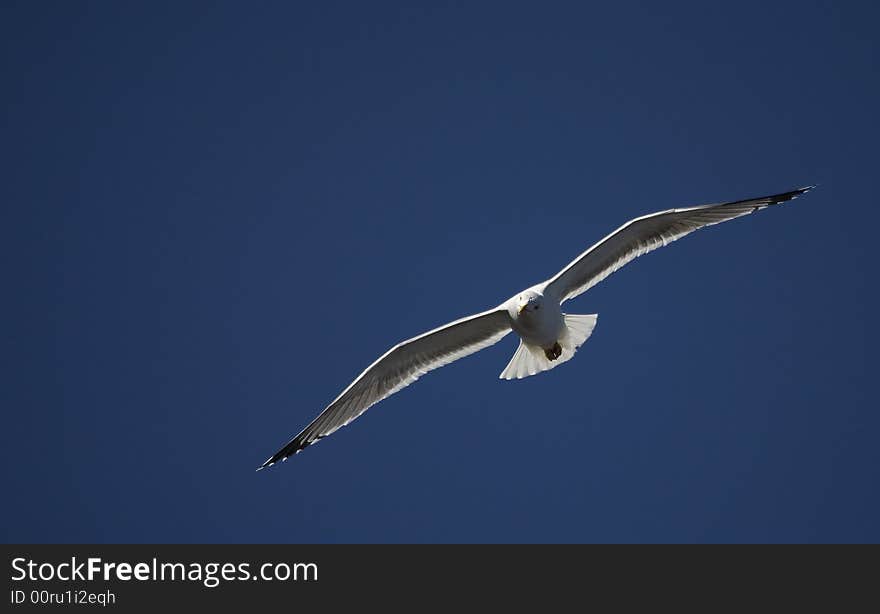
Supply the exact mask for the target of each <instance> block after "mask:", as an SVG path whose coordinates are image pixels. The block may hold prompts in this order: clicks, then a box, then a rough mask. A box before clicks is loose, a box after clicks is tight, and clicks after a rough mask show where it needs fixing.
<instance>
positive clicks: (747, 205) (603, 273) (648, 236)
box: [544, 186, 814, 303]
mask: <svg viewBox="0 0 880 614" xmlns="http://www.w3.org/2000/svg"><path fill="white" fill-rule="evenodd" d="M813 187H814V186H807V187H805V188H800V189H798V190H792V191H791V192H784V193H782V194H774V195H773V196H763V197H761V198H751V199H749V200H738V201H734V202H729V203H720V204H713V205H702V206H699V207H688V208H686V209H670V210H669V211H661V212H659V213H652V214H651V215H645V216H643V217H637V218H636V219H634V220H630V221H629V222H627V223H626V224H624V225H623V226H621V227H620V228H618V229H617V230H615V231H614V232H612V233H611V234H610V235H608V236H607V237H605V238H604V239H602V240H601V241H599V242H598V243H596V244H595V245H593V246H592V247H591V248H590V249H588V250H587V251H585V252H584V253H582V254H581V255H580V256H578V257H577V258H576V259H575V260H573V261H572V262H571V263H570V264H569V265H568V266H566V267H565V268H564V269H562V270H561V271H560V272H559V273H557V274H556V275H555V276H554V277H553V278H551V279H550V280H548V281H547V283H546V284H545V286H544V292H545V293H550V294H551V295H552V296H554V297H556V298H557V299H559V302H560V303H561V302H563V301H567V300H568V299H571V298H574V297H576V296H578V295H579V294H582V293H584V292H586V291H587V290H589V289H590V288H592V287H593V286H595V285H596V284H597V283H599V282H600V281H602V280H603V279H605V278H606V277H608V276H609V275H611V274H612V273H613V272H614V271H616V270H617V269H619V268H620V267H622V266H623V265H625V264H626V263H627V262H630V261H632V260H635V259H636V258H638V257H639V256H641V255H642V254H647V253H648V252H650V251H653V250H655V249H657V248H658V247H663V246H665V245H668V244H669V243H672V242H673V241H675V240H677V239H680V238H681V237H683V236H685V235H687V234H690V233H692V232H693V231H695V230H698V229H700V228H702V227H703V226H711V225H712V224H719V223H721V222H726V221H727V220H732V219H734V218H737V217H740V216H743V215H748V214H749V213H753V212H755V211H758V210H759V209H763V208H765V207H769V206H771V205H776V204H779V203H782V202H785V201H787V200H791V199H793V198H796V197H798V196H800V195H801V194H803V193H805V192H807V191H808V190H810V189H811V188H813Z"/></svg>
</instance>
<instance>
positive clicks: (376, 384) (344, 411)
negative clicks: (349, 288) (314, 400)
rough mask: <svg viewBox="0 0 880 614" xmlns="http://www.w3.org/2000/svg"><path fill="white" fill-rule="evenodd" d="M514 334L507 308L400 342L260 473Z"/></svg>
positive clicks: (479, 314)
mask: <svg viewBox="0 0 880 614" xmlns="http://www.w3.org/2000/svg"><path fill="white" fill-rule="evenodd" d="M510 331H511V328H510V316H509V315H508V313H507V311H506V310H505V309H502V308H498V309H494V310H490V311H484V312H483V313H478V314H476V315H473V316H469V317H467V318H462V319H460V320H456V321H454V322H450V323H449V324H446V325H445V326H441V327H440V328H435V329H434V330H432V331H429V332H427V333H424V334H423V335H419V336H418V337H413V338H412V339H409V340H407V341H404V342H402V343H398V344H397V345H395V346H394V347H393V348H391V349H390V350H388V351H387V352H386V353H385V354H383V355H382V357H381V358H379V360H377V361H376V362H374V363H373V364H372V365H370V366H369V367H367V369H366V370H365V371H364V372H363V373H361V374H360V375H359V376H358V378H357V379H356V380H354V381H353V382H352V383H351V384H350V385H349V386H348V388H346V389H345V390H344V391H343V392H342V394H340V395H339V396H338V397H336V400H334V401H333V402H332V403H330V405H328V406H327V408H326V409H324V411H322V412H321V413H320V414H319V415H318V417H317V418H315V419H314V420H313V421H312V423H311V424H309V425H308V426H307V427H306V428H305V429H303V431H302V432H301V433H300V434H299V435H297V436H296V437H294V438H293V439H291V440H290V441H289V442H288V443H287V445H285V446H284V447H283V448H281V449H280V450H278V452H276V453H275V454H273V455H272V456H271V457H270V458H269V459H268V460H267V461H266V462H265V463H263V465H262V466H261V467H260V469H263V468H264V467H269V466H271V465H274V464H275V463H277V462H278V461H281V460H287V457H289V456H291V455H293V454H296V453H298V452H300V451H301V450H303V449H304V448H306V447H307V446H309V445H311V444H313V443H315V442H316V441H318V440H320V439H323V438H324V437H326V436H327V435H330V434H331V433H333V432H334V431H336V430H337V429H338V428H340V427H343V426H345V425H346V424H348V423H349V422H351V421H352V420H354V419H355V418H357V417H358V416H360V415H361V414H362V413H364V412H365V411H366V410H367V409H368V408H369V407H370V406H372V405H374V404H375V403H378V402H379V401H381V400H382V399H384V398H385V397H388V396H390V395H392V394H394V393H395V392H397V391H398V390H400V389H401V388H404V387H406V386H409V385H410V384H412V383H413V382H414V381H416V380H417V379H418V378H419V377H420V376H422V375H424V374H425V373H427V372H428V371H432V370H434V369H436V368H438V367H442V366H443V365H447V364H449V363H450V362H452V361H454V360H458V359H459V358H463V357H465V356H467V355H469V354H473V353H474V352H477V351H479V350H482V349H483V348H486V347H489V346H490V345H492V344H494V343H497V342H498V341H500V340H501V338H502V337H504V336H505V335H506V334H507V333H509V332H510Z"/></svg>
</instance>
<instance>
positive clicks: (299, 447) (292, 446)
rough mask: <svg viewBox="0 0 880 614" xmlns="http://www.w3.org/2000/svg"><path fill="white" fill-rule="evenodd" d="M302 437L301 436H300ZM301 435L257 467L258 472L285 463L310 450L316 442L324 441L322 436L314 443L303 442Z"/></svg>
mask: <svg viewBox="0 0 880 614" xmlns="http://www.w3.org/2000/svg"><path fill="white" fill-rule="evenodd" d="M300 435H301V434H300ZM300 435H297V436H296V437H294V438H293V439H292V440H291V441H290V442H289V443H288V444H287V445H286V446H284V447H283V448H281V449H280V450H278V451H277V452H276V453H275V454H273V455H272V456H270V457H269V458H268V459H266V462H265V463H263V464H262V465H260V466H259V467H257V471H261V470H263V469H266V468H268V467H271V466H272V465H275V464H277V463H283V462H284V461H286V460H287V459H288V458H290V457H291V456H295V455H297V454H299V453H300V452H302V451H303V450H305V449H306V448H308V447H309V446H310V445H312V444H313V443H315V441H320V440H321V439H322V437H321V436H318V437H316V438H315V439H314V440H312V441H307V440H303V439H302V438H301V437H300Z"/></svg>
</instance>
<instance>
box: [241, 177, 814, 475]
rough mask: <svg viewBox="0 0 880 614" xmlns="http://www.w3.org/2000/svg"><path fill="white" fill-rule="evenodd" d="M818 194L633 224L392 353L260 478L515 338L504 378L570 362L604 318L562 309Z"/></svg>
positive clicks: (700, 209)
mask: <svg viewBox="0 0 880 614" xmlns="http://www.w3.org/2000/svg"><path fill="white" fill-rule="evenodd" d="M814 187H815V186H807V187H803V188H799V189H797V190H792V191H790V192H783V193H782V194H774V195H772V196H762V197H760V198H750V199H748V200H737V201H732V202H726V203H716V204H710V205H700V206H696V207H687V208H682V209H669V210H668V211H660V212H658V213H652V214H650V215H645V216H642V217H637V218H635V219H633V220H630V221H629V222H627V223H626V224H624V225H623V226H621V227H620V228H618V229H617V230H615V231H614V232H612V233H611V234H609V235H608V236H606V237H605V238H604V239H602V240H601V241H599V242H598V243H596V244H595V245H593V246H592V247H590V248H589V249H587V250H586V251H585V252H583V253H582V254H581V255H580V256H578V257H577V258H575V259H574V260H572V261H571V262H570V263H569V264H568V265H567V266H566V267H565V268H563V269H562V270H561V271H559V272H558V273H557V274H556V275H554V276H553V277H551V278H550V279H548V280H546V281H543V282H541V283H539V284H536V285H534V286H532V287H531V288H527V289H525V290H523V291H522V292H519V293H517V294H515V295H514V296H512V297H511V298H509V299H507V300H506V301H504V302H503V303H501V304H500V305H498V306H497V307H495V308H493V309H489V310H488V311H483V312H482V313H478V314H475V315H471V316H468V317H466V318H461V319H460V320H455V321H454V322H450V323H449V324H446V325H445V326H441V327H440V328H435V329H434V330H431V331H428V332H426V333H424V334H422V335H419V336H417V337H413V338H412V339H407V340H406V341H403V342H401V343H398V344H397V345H395V346H394V347H392V348H391V349H390V350H388V351H387V352H385V353H384V354H383V355H382V356H381V357H379V359H378V360H376V362H374V363H373V364H371V365H370V366H369V367H367V368H366V370H364V372H363V373H361V374H360V375H359V376H358V377H357V378H356V379H355V380H354V381H353V382H352V383H351V384H349V386H348V388H346V389H345V390H343V391H342V393H341V394H340V395H339V396H338V397H336V398H335V399H334V400H333V402H332V403H330V405H328V406H327V407H326V408H325V409H324V411H322V412H321V413H320V414H318V417H316V418H315V419H314V420H312V422H311V423H310V424H309V425H308V426H307V427H305V428H304V429H303V430H302V431H301V432H300V433H299V434H298V435H297V436H296V437H294V438H293V439H291V440H290V441H289V442H288V443H287V444H285V445H284V447H282V448H281V449H280V450H278V452H276V453H275V454H273V455H272V456H271V457H269V459H267V460H266V462H264V463H263V464H262V465H261V466H260V467H258V468H257V471H259V470H260V469H264V468H266V467H270V466H272V465H274V464H275V463H277V462H279V461H286V460H287V459H288V458H289V457H290V456H293V455H294V454H298V453H299V452H302V451H303V450H304V449H305V448H307V447H308V446H310V445H311V444H313V443H315V442H317V441H320V440H321V439H323V438H325V437H327V436H328V435H331V434H333V433H335V432H336V431H337V430H338V429H340V428H341V427H343V426H345V425H347V424H348V423H350V422H351V421H352V420H354V419H355V418H357V417H358V416H360V415H361V414H362V413H364V412H365V411H366V410H367V409H369V408H370V407H371V406H373V405H375V404H376V403H378V402H379V401H381V400H382V399H385V398H386V397H389V396H390V395H392V394H394V393H395V392H397V391H398V390H400V389H401V388H404V387H406V386H409V385H410V384H412V383H413V382H414V381H416V380H417V379H418V378H419V377H420V376H422V375H424V374H425V373H427V372H428V371H433V370H434V369H437V368H439V367H442V366H443V365H447V364H449V363H451V362H453V361H455V360H458V359H459V358H463V357H465V356H468V355H470V354H473V353H475V352H478V351H479V350H482V349H483V348H487V347H489V346H490V345H494V344H495V343H497V342H498V341H500V340H501V338H502V337H504V336H505V335H507V334H509V333H510V332H515V333H516V334H517V335H518V336H519V339H520V341H519V347H517V350H516V352H515V353H514V354H513V358H511V359H510V362H509V363H508V364H507V367H505V369H504V371H502V372H501V376H500V377H501V379H505V380H510V379H521V378H524V377H528V376H530V375H535V374H537V373H541V372H543V371H547V370H549V369H552V368H554V367H557V366H559V365H561V364H562V363H564V362H567V361H568V360H570V359H571V358H572V357H573V356H574V354H575V352H576V351H577V349H578V348H579V347H580V346H581V345H582V344H583V343H584V342H585V341H586V340H587V338H588V337H589V336H590V335H591V334H592V332H593V328H594V327H595V326H596V318H597V317H598V316H597V314H590V315H573V314H568V313H563V311H562V303H564V302H565V301H567V300H569V299H573V298H575V297H576V296H579V295H581V294H583V293H584V292H586V291H587V290H589V289H590V288H592V287H593V286H595V285H596V284H597V283H599V282H600V281H602V280H603V279H605V278H606V277H608V276H609V275H611V274H612V273H613V272H615V271H616V270H617V269H619V268H620V267H622V266H623V265H625V264H626V263H628V262H631V261H632V260H635V259H636V258H638V257H639V256H641V255H643V254H647V253H648V252H650V251H653V250H655V249H657V248H658V247H663V246H665V245H668V244H670V243H672V242H673V241H675V240H677V239H680V238H681V237H683V236H685V235H687V234H690V233H692V232H694V231H695V230H699V229H700V228H703V227H704V226H711V225H713V224H719V223H721V222H726V221H728V220H732V219H734V218H737V217H741V216H743V215H748V214H750V213H754V212H755V211H759V210H761V209H764V208H766V207H770V206H772V205H778V204H779V203H784V202H786V201H789V200H792V199H794V198H797V197H798V196H800V195H801V194H804V193H806V192H807V191H808V190H810V189H812V188H814Z"/></svg>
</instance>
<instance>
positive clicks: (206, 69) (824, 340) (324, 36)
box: [0, 2, 880, 542]
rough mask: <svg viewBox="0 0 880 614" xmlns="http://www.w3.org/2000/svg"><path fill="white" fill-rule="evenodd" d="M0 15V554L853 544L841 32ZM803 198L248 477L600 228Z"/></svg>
mask: <svg viewBox="0 0 880 614" xmlns="http://www.w3.org/2000/svg"><path fill="white" fill-rule="evenodd" d="M2 13H3V14H2V18H0V30H2V32H0V33H2V36H0V45H2V48H3V84H4V87H3V89H4V95H3V104H4V109H5V113H4V118H5V119H4V122H3V138H2V142H3V147H2V148H0V151H2V156H3V168H4V172H3V177H4V180H3V181H2V183H0V199H2V202H3V224H2V226H0V227H2V238H3V241H2V250H3V272H4V280H5V283H4V286H5V288H6V292H4V301H3V303H4V309H3V311H4V313H5V316H4V327H3V328H4V335H3V336H4V343H3V348H4V351H3V354H4V365H5V369H4V371H5V373H6V375H5V377H4V386H3V414H4V427H3V428H2V429H0V433H2V434H0V444H2V454H3V482H2V488H3V493H4V496H3V498H4V505H3V506H2V512H0V521H2V522H0V525H2V527H3V530H4V538H5V540H6V541H15V542H56V541H60V542H679V541H681V542H768V541H769V542H801V541H806V542H826V541H845V542H861V541H874V542H876V541H880V521H878V520H877V519H878V518H880V490H878V486H877V485H878V482H877V477H878V475H880V445H878V441H880V412H878V407H877V403H876V400H875V396H876V395H875V385H876V377H877V366H878V361H877V357H876V349H875V348H876V347H877V341H878V339H877V336H878V335H877V324H876V319H875V318H876V314H877V312H878V307H880V305H878V297H877V292H876V285H875V284H876V276H877V266H876V263H877V256H876V241H877V238H876V228H877V227H878V222H880V214H878V210H880V206H878V202H877V196H876V188H875V186H876V183H877V173H878V155H877V151H878V147H877V143H878V137H880V131H878V119H877V109H878V108H880V85H878V77H877V75H878V59H880V58H878V42H877V35H876V25H877V23H878V20H880V14H878V9H877V8H876V4H875V3H868V2H865V3H858V2H851V3H846V2H842V3H830V2H823V3H812V2H791V3H779V2H756V3H751V2H728V3H725V4H723V5H720V4H717V5H713V6H710V5H707V4H706V3H694V4H690V5H688V4H678V3H656V2H651V3H643V4H640V3H633V2H603V3H597V4H590V3H585V2H578V3H566V4H556V3H534V2H530V3H512V2H503V3H496V4H487V3H470V2H461V3H420V6H418V7H417V6H415V5H414V3H399V4H396V5H394V4H382V3H373V2H369V3H367V2H357V3H348V4H337V3H330V2H309V3H304V2H303V3H297V2H277V3H271V2H238V3H224V2H204V3H194V2H168V3H164V2H161V3H160V2H146V3H113V2H88V3H86V2H58V3H33V2H13V3H4V8H3V9H2ZM812 183H818V184H819V187H818V188H817V189H816V190H814V191H813V192H811V193H810V194H809V195H807V196H805V197H803V198H800V199H798V200H796V201H794V202H792V203H788V204H786V205H783V206H780V207H777V208H773V209H771V210H767V211H763V212H760V213H758V214H757V215H753V216H750V217H747V218H744V219H741V220H734V221H732V222H730V223H727V224H724V225H721V226H716V227H713V228H710V229H706V230H702V231H700V232H698V233H696V234H695V235H692V236H690V237H687V238H686V239H683V240H682V241H680V242H678V243H676V244H674V245H673V246H671V247H668V248H665V249H663V250H659V251H657V252H654V253H653V254H651V255H649V256H647V257H645V258H642V259H639V260H637V261H636V262H634V263H632V264H630V265H628V266H627V267H625V268H624V269H623V270H621V271H619V272H618V273H616V274H615V275H613V276H612V277H610V278H608V279H607V280H605V281H604V282H602V283H601V284H600V285H599V286H597V287H596V288H595V289H593V290H591V291H590V292H588V293H587V294H585V295H583V296H581V297H579V298H578V299H576V300H575V301H573V302H572V303H569V304H567V305H566V309H567V311H570V312H572V313H598V314H599V321H598V326H597V328H596V331H595V333H594V334H593V336H592V337H591V338H590V340H589V341H588V342H587V343H586V344H585V345H584V346H583V347H582V348H581V350H580V351H579V352H578V355H577V356H576V357H575V359H574V360H572V361H570V362H569V363H566V364H565V365H562V366H560V367H559V368H558V369H554V370H553V371H551V372H549V373H545V374H542V375H540V376H538V377H533V378H528V379H526V380H523V381H518V382H505V381H501V380H499V379H498V374H499V373H500V372H501V370H502V369H503V368H504V366H505V364H506V363H507V361H508V359H509V358H510V356H511V355H512V353H513V351H514V349H515V347H516V342H515V339H514V338H513V337H512V336H511V337H508V338H506V339H504V340H503V341H502V342H501V343H499V344H498V345H496V346H494V347H492V348H490V349H488V350H485V351H483V352H481V353H479V354H477V355H475V356H471V357H469V358H466V359H464V360H462V361H460V362H457V363H455V364H453V365H450V366H448V367H445V368H443V369H441V370H439V371H436V372H434V373H432V374H430V375H429V376H426V377H424V378H422V379H421V380H420V381H419V382H418V383H417V384H416V385H414V386H411V387H409V388H407V389H405V390H404V391H402V392H400V393H398V394H396V395H394V396H393V397H391V398H389V399H387V400H386V401H384V402H382V403H381V404H379V405H377V406H375V407H374V408H372V409H371V410H370V411H369V412H367V413H366V414H365V415H363V416H362V417H361V418H360V419H358V420H357V421H356V422H354V423H353V424H352V425H350V426H349V427H347V428H345V429H342V430H341V431H339V432H337V433H336V434H335V435H333V436H332V437H330V438H328V439H327V440H325V441H323V442H322V443H321V444H320V445H317V446H314V447H312V448H309V449H308V450H306V451H305V452H303V453H302V454H300V455H298V456H297V457H295V458H293V459H291V460H290V461H288V462H287V463H285V464H283V465H281V466H277V467H274V468H272V469H270V470H267V471H262V472H259V473H255V471H254V469H255V468H256V467H257V466H258V465H259V464H260V463H261V462H262V461H263V460H265V459H266V458H267V457H268V456H269V455H270V454H272V453H273V452H275V451H276V450H277V449H278V447H279V446H281V445H282V444H283V443H285V442H286V441H287V440H288V439H289V438H290V437H291V436H292V435H294V434H295V433H296V432H298V431H299V430H300V429H301V428H302V427H303V426H304V425H305V424H306V423H308V422H309V421H310V420H311V419H312V418H313V417H314V416H315V415H316V414H317V413H318V412H319V411H320V410H321V409H322V408H323V407H324V406H325V405H326V404H327V403H328V402H329V401H330V400H332V399H333V397H335V396H336V395H337V394H338V393H339V392H340V391H341V390H342V389H343V388H344V387H345V386H346V385H347V384H348V383H349V382H350V381H351V380H352V378H353V377H354V376H356V375H357V374H358V373H360V371H361V370H362V369H363V368H364V367H366V366H367V365H368V364H369V363H371V362H372V361H373V360H374V359H375V358H377V357H378V356H379V355H380V354H381V353H383V352H384V351H385V350H386V349H387V348H388V347H389V346H390V345H392V344H394V343H396V342H398V341H400V340H402V339H405V338H407V337H410V336H413V335H416V334H419V333H421V332H424V331H425V330H427V329H429V328H433V327H435V326H438V325H440V324H443V323H445V322H446V321H449V320H452V319H455V318H458V317H462V316H464V315H467V314H470V313H473V312H476V311H480V310H483V309H486V308H489V307H492V306H494V305H497V304H498V303H500V302H501V301H503V300H505V299H507V298H508V297H509V296H510V295H512V294H514V293H516V292H517V291H519V290H521V289H522V288H525V287H527V286H530V285H532V284H534V283H536V282H538V281H541V280H542V279H545V278H547V277H549V276H550V275H552V274H553V273H555V272H556V271H557V270H558V269H559V268H561V267H562V266H563V265H564V264H566V263H567V262H568V261H569V260H570V259H571V258H573V257H574V256H575V255H577V254H578V253H580V252H581V251H582V250H583V249H585V248H586V247H587V246H588V245H590V244H592V243H593V242H594V241H596V240H598V239H599V238H601V237H602V236H604V235H605V234H606V233H608V232H609V231H611V230H612V229H613V228H615V227H617V226H618V225H620V224H621V223H623V222H625V221H626V220H628V219H630V218H632V217H635V216H637V215H642V214H645V213H649V212H653V211H657V210H661V209H668V208H671V207H676V206H686V205H695V204H701V203H706V202H717V201H722V200H729V199H737V198H747V197H752V196H761V195H764V194H771V193H775V192H781V191H786V190H789V189H792V188H796V187H799V186H802V185H806V184H812ZM401 307H403V309H401Z"/></svg>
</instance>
